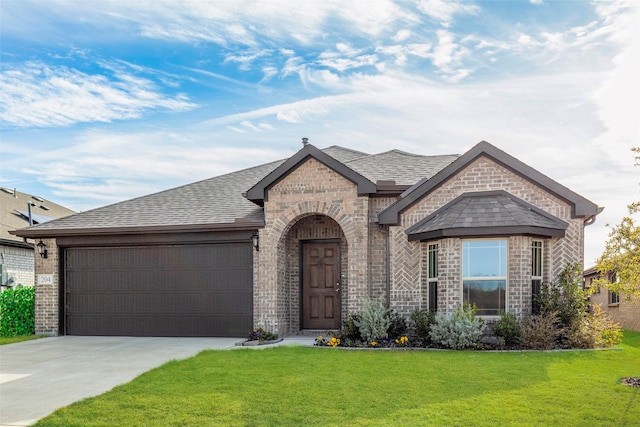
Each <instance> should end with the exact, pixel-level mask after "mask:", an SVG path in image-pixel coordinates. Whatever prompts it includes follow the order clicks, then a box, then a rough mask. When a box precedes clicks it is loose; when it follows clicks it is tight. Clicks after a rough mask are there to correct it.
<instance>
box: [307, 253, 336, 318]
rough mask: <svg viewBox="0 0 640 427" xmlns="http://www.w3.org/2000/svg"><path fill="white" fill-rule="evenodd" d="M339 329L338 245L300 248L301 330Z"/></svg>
mask: <svg viewBox="0 0 640 427" xmlns="http://www.w3.org/2000/svg"><path fill="white" fill-rule="evenodd" d="M339 328H340V244H339V243H317V242H307V243H303V245H302V329H339Z"/></svg>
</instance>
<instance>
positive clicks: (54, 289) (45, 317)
mask: <svg viewBox="0 0 640 427" xmlns="http://www.w3.org/2000/svg"><path fill="white" fill-rule="evenodd" d="M42 241H43V242H44V244H45V245H47V251H48V256H47V258H42V257H41V256H39V255H38V256H36V257H35V266H36V269H35V270H36V279H37V278H38V275H40V274H50V275H52V276H53V282H52V283H49V284H43V283H38V282H37V281H36V284H35V289H36V304H35V305H36V307H35V308H36V313H35V314H36V319H35V320H36V322H35V323H36V325H35V326H36V334H42V335H58V332H59V313H60V309H59V305H60V302H59V292H58V289H59V285H58V284H59V277H58V247H57V246H56V240H55V239H42Z"/></svg>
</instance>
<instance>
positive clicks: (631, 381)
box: [620, 377, 640, 388]
mask: <svg viewBox="0 0 640 427" xmlns="http://www.w3.org/2000/svg"><path fill="white" fill-rule="evenodd" d="M620 382H621V383H622V384H624V385H628V386H629V387H635V388H640V377H624V378H622V379H621V380H620Z"/></svg>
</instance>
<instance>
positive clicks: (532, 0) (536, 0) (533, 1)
mask: <svg viewBox="0 0 640 427" xmlns="http://www.w3.org/2000/svg"><path fill="white" fill-rule="evenodd" d="M529 3H531V4H536V5H540V4H543V3H544V0H529Z"/></svg>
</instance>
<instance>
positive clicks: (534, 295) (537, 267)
mask: <svg viewBox="0 0 640 427" xmlns="http://www.w3.org/2000/svg"><path fill="white" fill-rule="evenodd" d="M541 288H542V242H541V241H539V240H534V241H532V242H531V312H532V313H533V314H540V304H539V303H538V296H539V295H540V291H541Z"/></svg>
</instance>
